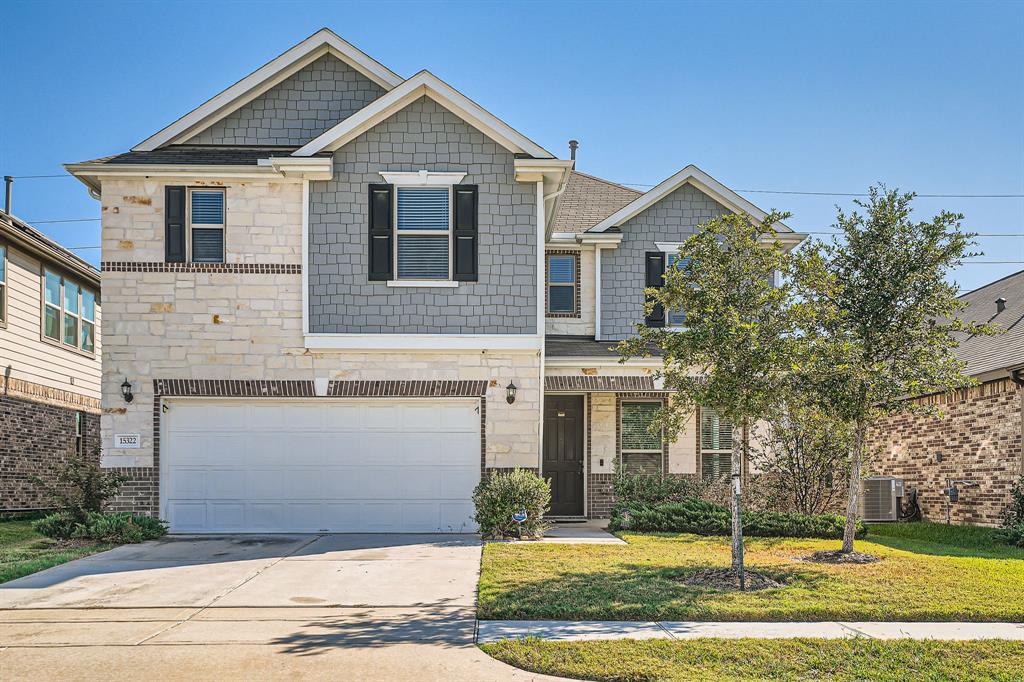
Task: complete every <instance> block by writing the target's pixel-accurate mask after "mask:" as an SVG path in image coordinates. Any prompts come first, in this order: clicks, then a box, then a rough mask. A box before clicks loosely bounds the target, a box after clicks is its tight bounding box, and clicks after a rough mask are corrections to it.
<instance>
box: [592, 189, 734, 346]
mask: <svg viewBox="0 0 1024 682" xmlns="http://www.w3.org/2000/svg"><path fill="white" fill-rule="evenodd" d="M727 212H728V209H726V208H725V207H724V206H722V205H721V204H719V203H718V202H717V201H715V200H714V199H712V198H711V197H709V196H708V195H706V194H704V193H703V192H701V191H700V190H699V189H697V188H696V187H694V186H692V185H689V184H685V185H683V186H682V187H680V188H679V189H677V190H675V191H674V192H672V193H671V194H669V195H668V196H666V197H665V198H663V199H662V200H661V201H659V202H658V203H656V204H654V205H653V206H651V207H650V208H648V209H647V210H645V211H643V212H641V213H640V214H639V215H637V216H634V217H633V218H631V219H630V220H627V221H626V222H625V223H623V224H622V226H621V229H622V243H621V244H619V247H618V248H616V249H607V250H604V251H602V252H601V338H602V339H608V340H615V341H618V340H621V339H626V338H629V337H630V336H632V335H633V334H634V333H635V332H636V328H635V327H636V325H637V324H638V323H640V322H643V317H644V316H643V312H644V287H645V284H646V282H645V273H644V258H645V255H646V253H647V252H648V251H657V250H658V248H657V247H656V246H655V243H656V242H670V243H673V242H682V241H685V240H686V238H687V237H688V236H690V235H691V234H693V233H694V231H695V230H696V227H697V226H698V225H700V224H701V223H705V222H707V221H708V220H710V219H712V218H715V217H718V216H720V215H722V214H724V213H727Z"/></svg>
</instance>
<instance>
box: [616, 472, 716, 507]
mask: <svg viewBox="0 0 1024 682" xmlns="http://www.w3.org/2000/svg"><path fill="white" fill-rule="evenodd" d="M699 487H700V486H699V485H698V484H697V483H695V482H694V481H692V480H690V479H684V478H678V477H676V476H662V475H660V474H627V473H624V472H621V471H620V472H618V473H617V474H616V476H615V480H614V481H612V493H613V494H614V495H615V509H616V510H617V509H633V508H636V507H653V506H656V505H659V504H665V503H667V502H681V501H683V500H684V499H687V498H691V497H697V496H698V493H699ZM613 513H614V510H613Z"/></svg>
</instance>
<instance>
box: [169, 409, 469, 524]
mask: <svg viewBox="0 0 1024 682" xmlns="http://www.w3.org/2000/svg"><path fill="white" fill-rule="evenodd" d="M167 406H168V409H167V411H166V412H165V413H164V414H162V419H161V432H162V439H161V446H160V460H161V462H160V481H161V483H160V499H161V511H162V513H163V516H164V518H166V519H167V520H168V522H169V523H170V527H171V531H172V532H178V533H220V532H232V533H266V532H319V531H328V532H341V533H344V532H380V533H402V532H453V533H457V532H463V533H465V532H473V531H475V529H476V525H475V524H474V523H473V521H472V514H473V505H472V502H471V499H470V498H471V495H472V492H473V487H474V486H475V485H476V484H477V483H478V482H479V480H480V413H479V406H478V403H477V402H476V401H465V400H460V401H428V400H421V401H418V402H417V401H395V400H389V399H377V400H373V401H361V402H348V401H329V400H288V401H286V400H282V401H277V400H203V401H199V400H177V401H168V402H167Z"/></svg>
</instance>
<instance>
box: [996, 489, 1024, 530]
mask: <svg viewBox="0 0 1024 682" xmlns="http://www.w3.org/2000/svg"><path fill="white" fill-rule="evenodd" d="M1010 495H1011V499H1010V506H1009V507H1007V509H1006V511H1005V512H1004V513H1003V524H1002V526H1001V527H1000V528H999V530H998V531H997V532H996V535H995V537H996V540H998V541H999V542H1005V543H1006V544H1008V545H1015V546H1017V547H1024V476H1022V477H1021V479H1020V480H1019V481H1017V482H1016V483H1015V484H1014V485H1013V490H1011V491H1010Z"/></svg>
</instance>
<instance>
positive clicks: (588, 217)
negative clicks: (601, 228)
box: [551, 171, 643, 233]
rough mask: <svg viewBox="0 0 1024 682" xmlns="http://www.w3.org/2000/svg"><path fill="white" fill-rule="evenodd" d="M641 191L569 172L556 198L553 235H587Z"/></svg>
mask: <svg viewBox="0 0 1024 682" xmlns="http://www.w3.org/2000/svg"><path fill="white" fill-rule="evenodd" d="M642 194H643V192H639V191H637V190H635V189H630V188H629V187H624V186H622V185H617V184H615V183H614V182H610V181H608V180H602V179H601V178H598V177H594V176H593V175H587V174H586V173H580V172H579V171H572V173H571V174H570V175H569V182H568V183H567V184H566V187H565V191H564V192H562V196H560V197H559V199H558V209H557V212H556V213H555V219H554V224H553V226H552V228H551V229H552V231H553V232H577V233H579V232H586V231H587V230H589V229H590V228H591V227H593V226H594V225H597V224H598V223H599V222H601V221H602V220H604V219H605V218H607V217H608V216H610V215H611V214H612V213H615V212H616V211H618V210H619V209H620V208H622V207H623V206H625V205H626V204H629V203H630V202H631V201H633V200H635V199H636V198H637V197H639V196H641V195H642Z"/></svg>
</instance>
